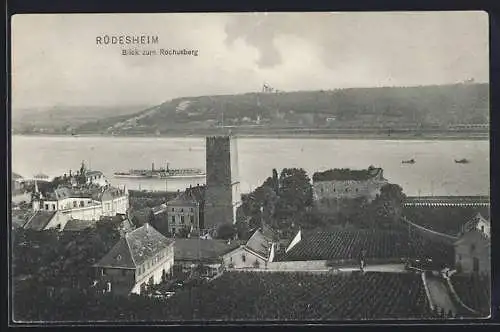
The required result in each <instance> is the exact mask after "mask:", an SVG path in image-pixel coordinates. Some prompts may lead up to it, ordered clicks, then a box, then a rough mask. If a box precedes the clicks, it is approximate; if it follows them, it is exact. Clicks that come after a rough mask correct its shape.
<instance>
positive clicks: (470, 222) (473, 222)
mask: <svg viewBox="0 0 500 332" xmlns="http://www.w3.org/2000/svg"><path fill="white" fill-rule="evenodd" d="M480 222H484V223H486V224H490V221H489V220H488V219H486V218H484V217H483V216H482V215H481V213H480V212H478V213H476V214H475V215H474V216H473V217H472V218H471V219H470V220H468V221H467V222H466V223H465V224H464V225H463V228H462V229H463V230H464V231H466V232H467V231H470V230H472V229H474V228H476V226H477V224H479V223H480Z"/></svg>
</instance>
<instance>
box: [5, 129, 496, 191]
mask: <svg viewBox="0 0 500 332" xmlns="http://www.w3.org/2000/svg"><path fill="white" fill-rule="evenodd" d="M237 147H238V167H239V178H240V181H241V190H242V191H243V192H248V191H250V190H252V189H254V188H255V187H257V186H259V185H260V184H261V183H262V182H263V181H264V180H265V179H266V178H267V177H268V176H271V174H272V169H273V168H276V169H278V171H280V169H282V168H285V167H301V168H304V169H305V170H306V171H307V172H308V174H309V176H310V177H312V174H313V173H314V172H316V171H322V170H326V169H329V168H352V169H361V168H367V167H368V166H369V165H374V166H376V167H382V168H383V169H384V176H385V177H386V178H387V179H388V180H389V181H390V182H392V183H397V184H399V185H400V186H402V187H403V190H404V192H405V193H406V194H407V195H409V196H418V195H422V196H424V195H436V196H438V195H488V194H489V184H490V171H489V141H477V140H474V141H466V140H457V141H452V140H443V141H439V140H420V141H412V140H400V141H398V140H346V139H283V138H238V140H237ZM412 158H413V159H415V161H416V163H415V164H413V165H409V164H402V163H401V161H402V160H407V159H412ZM461 158H467V159H469V160H470V161H471V162H470V163H469V164H456V163H455V162H454V159H461ZM82 160H85V161H86V163H87V164H88V165H90V168H92V169H94V170H100V171H102V172H103V173H104V174H105V175H106V176H107V177H108V179H109V180H110V181H111V183H112V184H116V185H126V186H127V188H129V189H145V190H165V189H168V190H183V189H184V188H186V187H189V186H190V185H196V184H203V183H204V179H191V180H174V179H171V180H168V181H165V180H159V179H118V178H113V172H116V171H126V170H129V169H131V168H141V169H149V168H150V167H151V163H152V162H154V163H155V167H160V166H165V165H166V163H167V161H168V162H169V163H170V167H171V168H184V167H189V168H191V167H196V168H202V169H205V140H204V139H203V138H190V137H182V138H170V137H165V138H155V137H98V136H96V137H80V136H76V137H71V136H20V135H15V136H13V138H12V170H13V171H14V172H16V173H19V174H21V175H22V176H24V177H27V178H30V177H32V176H33V175H35V174H37V173H40V172H41V173H44V174H47V175H49V176H57V175H62V174H63V173H68V172H69V169H72V170H76V169H78V168H79V167H80V163H81V162H82Z"/></svg>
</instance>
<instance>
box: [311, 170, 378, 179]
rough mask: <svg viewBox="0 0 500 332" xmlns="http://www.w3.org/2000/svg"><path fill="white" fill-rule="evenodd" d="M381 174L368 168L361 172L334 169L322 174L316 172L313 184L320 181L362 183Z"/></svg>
mask: <svg viewBox="0 0 500 332" xmlns="http://www.w3.org/2000/svg"><path fill="white" fill-rule="evenodd" d="M381 172H382V169H381V168H368V169H363V170H351V169H349V168H341V169H339V168H335V169H330V170H327V171H324V172H316V173H314V174H313V181H314V182H322V181H345V180H354V181H363V180H369V179H371V178H374V177H375V176H377V175H378V174H380V173H381Z"/></svg>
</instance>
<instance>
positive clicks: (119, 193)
mask: <svg viewBox="0 0 500 332" xmlns="http://www.w3.org/2000/svg"><path fill="white" fill-rule="evenodd" d="M32 208H33V211H34V212H35V213H36V212H38V211H44V212H53V216H52V217H51V219H50V220H49V221H48V222H47V224H46V226H45V227H44V229H48V228H59V229H61V230H62V229H64V227H65V225H66V223H67V222H68V221H69V220H71V219H77V220H92V221H98V220H99V219H100V218H101V217H112V216H115V215H117V214H126V213H127V211H128V209H129V196H128V191H127V190H126V188H123V189H122V188H115V187H111V186H105V187H96V186H89V187H86V188H81V189H75V188H67V187H60V188H57V189H56V190H54V192H52V193H49V194H48V195H47V196H46V197H43V196H42V195H41V194H39V193H37V194H35V195H34V196H33V199H32ZM28 224H29V223H28Z"/></svg>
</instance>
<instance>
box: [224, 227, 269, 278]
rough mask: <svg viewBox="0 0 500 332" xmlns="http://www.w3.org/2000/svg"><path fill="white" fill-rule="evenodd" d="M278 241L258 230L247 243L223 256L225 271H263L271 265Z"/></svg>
mask: <svg viewBox="0 0 500 332" xmlns="http://www.w3.org/2000/svg"><path fill="white" fill-rule="evenodd" d="M277 245H278V241H277V240H276V239H274V238H273V237H272V235H269V234H268V232H266V231H265V230H263V229H262V228H261V229H258V230H257V231H255V233H254V234H253V235H252V236H251V237H250V239H248V241H247V243H246V244H244V245H241V246H240V247H238V248H236V249H235V250H233V251H231V252H229V253H227V254H225V255H224V256H223V263H224V267H225V268H227V269H246V268H254V269H265V268H267V266H268V263H272V262H273V260H274V255H275V252H276V247H277Z"/></svg>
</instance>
